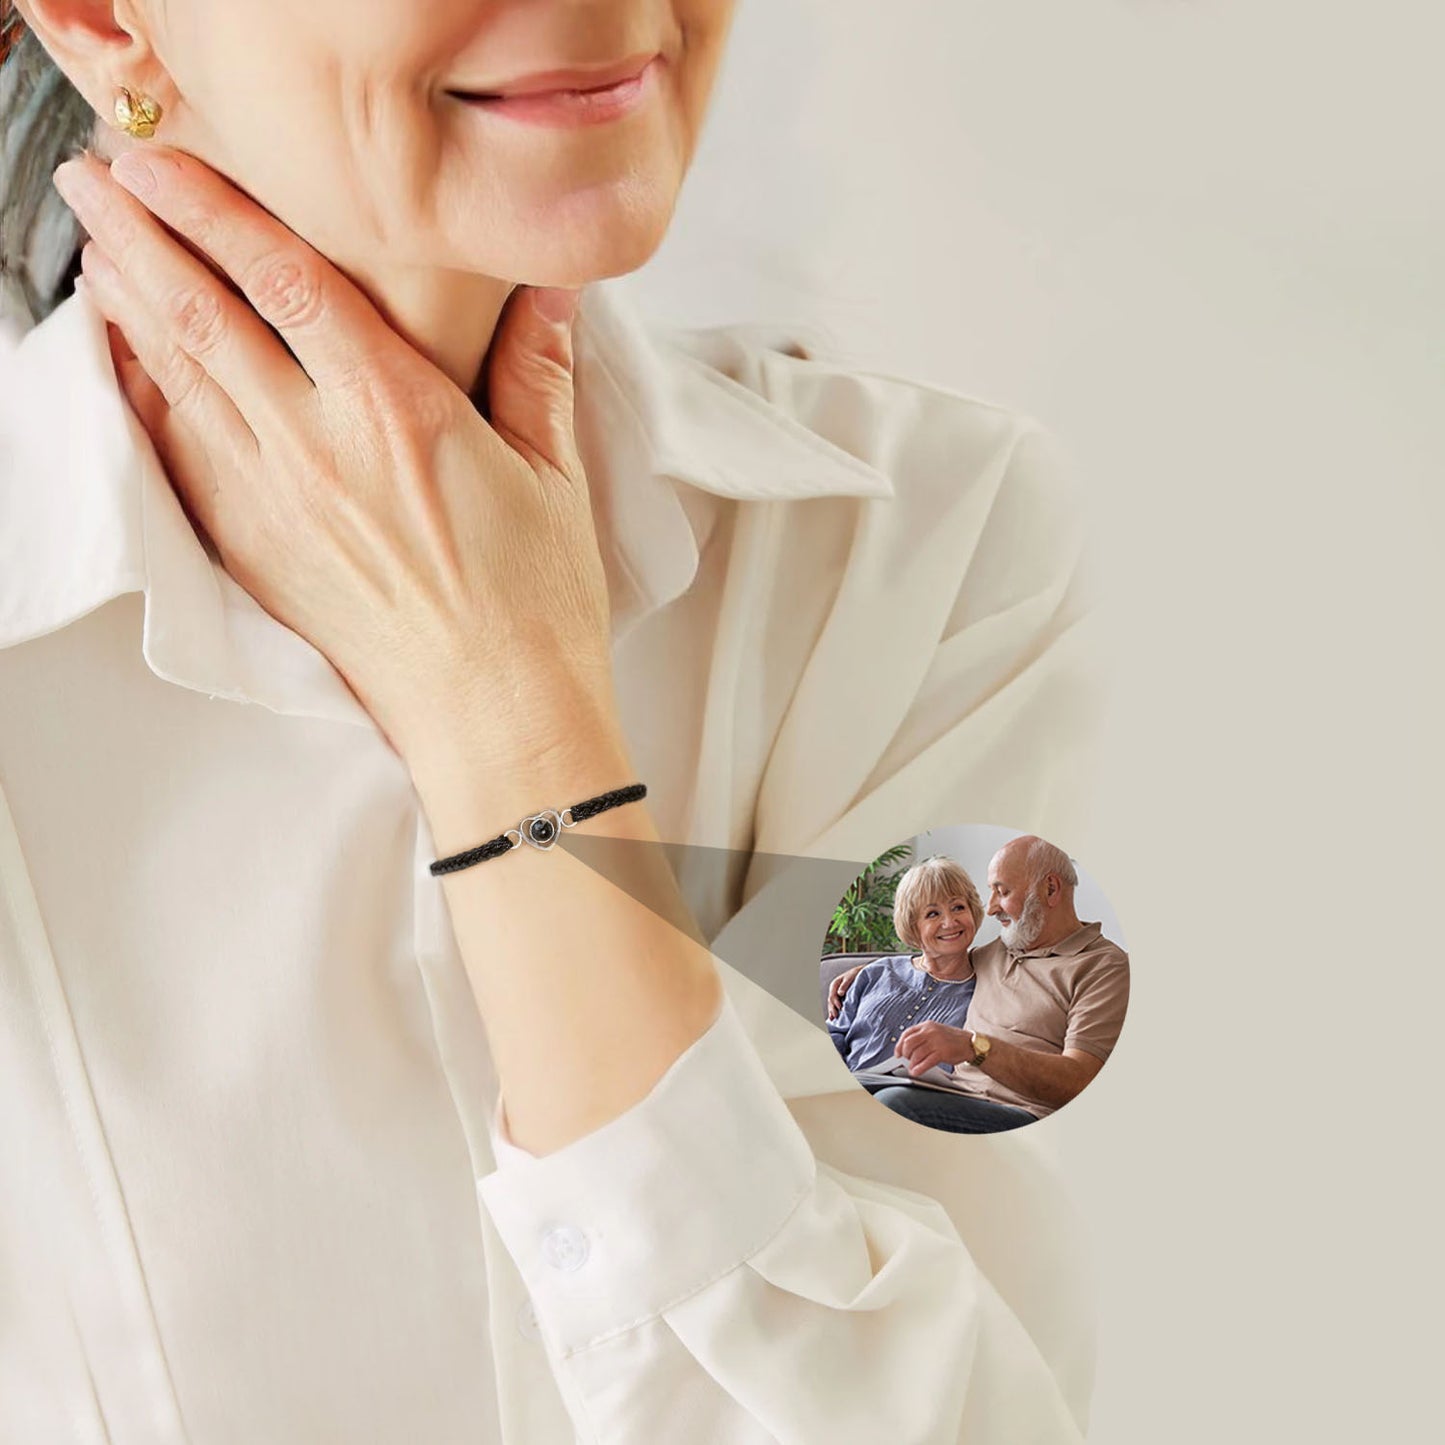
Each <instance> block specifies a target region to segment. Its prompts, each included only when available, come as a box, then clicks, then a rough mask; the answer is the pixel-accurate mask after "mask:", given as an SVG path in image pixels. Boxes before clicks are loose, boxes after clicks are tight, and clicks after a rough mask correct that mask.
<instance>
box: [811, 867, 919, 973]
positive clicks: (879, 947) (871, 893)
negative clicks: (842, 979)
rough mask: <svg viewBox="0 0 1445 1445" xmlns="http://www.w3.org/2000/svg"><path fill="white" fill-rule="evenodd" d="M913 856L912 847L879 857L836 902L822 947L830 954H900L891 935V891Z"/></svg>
mask: <svg viewBox="0 0 1445 1445" xmlns="http://www.w3.org/2000/svg"><path fill="white" fill-rule="evenodd" d="M912 856H913V845H912V844H911V843H900V844H898V846H897V847H896V848H890V849H889V850H888V851H887V852H886V853H880V854H879V855H878V857H876V858H875V859H874V860H873V861H872V862H871V863H870V864H869V865H868V866H867V867H866V868H865V869H864V870H863V871H862V872H861V873H860V874H859V875H858V876H857V877H856V878H855V879H854V880H853V881H852V883H850V884H849V885H848V891H847V892H846V893H844V895H843V896H842V898H840V899H839V900H838V906H837V907H836V908H835V909H834V910H833V918H832V921H831V922H830V923H829V925H828V936H827V938H826V939H825V940H824V943H823V954H824V956H826V955H828V954H830V953H903V952H905V950H904V947H903V945H902V944H901V943H900V942H899V941H898V935H897V934H896V933H894V931H893V890H894V889H895V888H896V887H897V886H898V879H899V876H900V875H901V874H902V873H903V872H904V870H905V868H906V866H907V864H908V861H909V859H910V858H912Z"/></svg>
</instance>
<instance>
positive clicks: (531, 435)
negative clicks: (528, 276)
mask: <svg viewBox="0 0 1445 1445" xmlns="http://www.w3.org/2000/svg"><path fill="white" fill-rule="evenodd" d="M576 310H577V292H575V291H566V290H561V289H559V288H556V287H550V286H549V287H533V286H520V287H518V288H517V289H516V290H514V291H513V292H512V294H511V296H510V298H509V299H508V301H507V305H506V308H505V309H504V310H503V312H502V316H501V319H500V321H499V322H498V324H497V334H496V336H495V338H494V339H493V341H492V348H491V351H490V352H489V353H488V356H487V409H488V415H489V419H490V421H491V423H492V426H493V427H494V428H495V429H496V431H497V434H498V435H499V436H500V437H501V438H502V440H503V441H505V442H506V443H507V444H508V445H509V446H511V447H512V448H513V450H515V451H518V452H520V453H521V454H522V455H523V456H524V457H526V458H527V460H528V461H530V462H531V463H532V465H533V466H534V467H535V466H537V464H538V463H539V462H545V463H546V464H547V465H548V466H550V467H551V468H552V469H553V470H554V471H558V472H561V473H562V474H563V475H564V476H568V477H572V478H574V479H577V478H580V477H581V475H582V465H581V463H580V462H579V461H578V459H577V443H576V439H575V434H574V432H573V424H572V394H573V383H572V317H573V315H574V314H575V313H576Z"/></svg>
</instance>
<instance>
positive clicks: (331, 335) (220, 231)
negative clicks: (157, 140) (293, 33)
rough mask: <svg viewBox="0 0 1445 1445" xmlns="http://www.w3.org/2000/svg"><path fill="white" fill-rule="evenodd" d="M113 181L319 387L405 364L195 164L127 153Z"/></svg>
mask: <svg viewBox="0 0 1445 1445" xmlns="http://www.w3.org/2000/svg"><path fill="white" fill-rule="evenodd" d="M111 175H112V177H113V179H114V180H115V181H116V182H117V183H118V184H119V185H120V186H123V187H124V188H125V189H126V190H128V191H129V192H130V193H131V195H132V196H134V197H135V198H136V199H137V200H138V201H140V202H141V203H142V204H143V205H144V206H145V207H146V209H148V210H149V211H150V212H151V213H152V214H153V215H155V216H157V217H159V218H160V219H161V220H162V221H164V222H165V223H166V225H168V226H169V227H171V229H172V230H174V231H175V232H176V233H177V234H178V235H181V236H184V237H185V238H186V240H187V241H189V242H190V243H191V244H192V245H194V246H196V247H197V248H198V249H199V250H201V251H203V252H204V253H205V254H206V255H207V256H208V257H209V258H210V259H211V260H212V261H213V262H214V263H215V264H216V266H217V267H219V268H220V270H221V271H222V272H224V273H225V275H227V276H228V277H230V279H231V280H232V281H233V282H234V283H235V285H236V287H237V289H238V290H239V291H240V292H241V293H242V295H244V296H245V298H246V300H247V301H249V302H250V304H251V306H252V307H253V308H254V310H255V311H256V313H257V315H259V316H260V318H261V319H262V320H263V321H264V322H266V324H267V325H268V326H271V327H274V328H275V330H276V331H277V332H278V333H279V334H280V336H281V337H282V338H283V339H284V341H285V342H286V345H287V346H288V347H289V348H290V349H291V351H292V353H293V354H294V355H295V357H296V359H297V360H298V361H299V362H300V363H301V365H302V366H303V367H304V368H305V370H306V374H307V375H308V376H309V377H310V378H311V380H312V381H313V382H314V383H315V384H316V385H317V386H318V387H323V388H325V387H329V386H331V385H334V384H338V383H344V382H345V381H347V380H348V379H350V378H352V377H354V376H356V375H357V374H358V373H359V372H361V371H363V370H366V369H367V368H371V367H375V366H376V364H377V362H378V360H379V359H393V360H395V359H399V358H402V357H407V356H410V355H411V354H412V353H411V351H410V348H408V347H407V346H406V344H405V343H404V342H403V341H402V340H401V338H400V337H399V336H398V335H397V334H396V332H395V331H393V330H392V328H391V327H389V326H388V325H387V324H386V322H385V321H384V320H383V319H382V317H381V315H380V313H379V312H378V311H377V310H376V308H375V307H374V306H373V305H372V304H371V302H370V301H369V300H367V298H366V297H365V296H364V295H363V294H362V292H361V291H360V290H359V289H358V288H357V287H356V286H354V285H353V284H352V283H351V282H350V281H349V280H348V279H347V278H346V277H345V276H343V275H342V274H341V272H340V271H338V270H337V269H336V268H335V267H334V266H333V265H332V264H331V263H330V262H329V261H328V260H327V259H326V258H325V257H324V256H322V255H321V254H320V253H319V252H317V251H316V250H314V249H313V248H312V247H311V246H309V245H307V244H306V242H305V241H303V240H302V239H301V238H300V237H299V236H298V235H296V233H295V232H294V231H291V230H288V229H287V227H285V226H284V225H282V223H281V222H280V221H278V220H277V219H276V218H275V217H274V216H273V215H271V214H270V212H269V211H266V210H265V209H264V208H263V207H261V206H259V205H258V204H257V203H256V202H255V201H253V200H252V199H251V198H250V197H249V196H247V195H245V194H244V193H243V192H242V191H240V190H239V189H238V188H237V187H235V186H233V185H232V184H231V183H230V182H229V181H228V180H226V179H225V178H224V177H222V176H220V175H218V174H217V173H216V172H215V171H213V170H212V169H211V168H210V167H209V166H207V165H205V164H204V163H203V162H201V161H199V160H197V159H196V158H195V157H194V156H191V155H187V154H186V153H185V152H183V151H177V150H169V149H166V148H165V147H154V148H147V150H146V151H145V153H144V154H141V153H140V152H138V151H133V150H132V151H127V152H125V154H124V155H122V156H120V157H118V158H117V159H116V161H115V162H114V163H113V165H112V166H111Z"/></svg>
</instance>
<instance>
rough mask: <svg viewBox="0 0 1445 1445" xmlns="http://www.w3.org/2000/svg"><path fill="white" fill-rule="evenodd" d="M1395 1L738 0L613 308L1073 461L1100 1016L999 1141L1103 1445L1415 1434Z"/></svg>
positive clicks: (1426, 413) (1410, 728) (1415, 997)
mask: <svg viewBox="0 0 1445 1445" xmlns="http://www.w3.org/2000/svg"><path fill="white" fill-rule="evenodd" d="M1437 14H1438V12H1437V10H1436V8H1435V7H1433V6H1430V5H1427V4H1424V3H1413V0H1412V3H1404V0H1372V3H1369V4H1363V3H1360V4H1354V5H1349V4H1344V3H1340V0H1313V3H1306V0H1110V3H1105V0H954V3H949V4H942V3H931V0H890V3H889V4H887V5H877V4H874V3H872V0H744V4H743V6H742V11H741V16H740V20H739V29H738V34H737V48H736V50H735V52H734V54H733V56H732V57H731V62H730V68H729V71H728V73H727V75H726V76H725V78H724V84H723V92H722V94H721V96H720V104H719V108H718V110H717V112H716V113H715V123H714V126H713V129H712V132H711V134H710V135H709V138H708V143H707V146H706V147H705V150H704V153H703V155H702V157H701V158H700V164H699V170H698V172H697V174H696V177H695V185H694V187H693V190H692V192H691V194H690V195H689V197H688V203H687V208H686V210H685V213H684V215H683V217H682V224H681V225H680V226H679V228H678V230H677V232H676V233H675V234H674V236H673V237H672V238H671V240H670V242H669V246H668V249H667V251H666V252H665V253H664V255H663V256H662V257H661V258H660V259H659V262H658V264H657V265H656V266H655V267H654V268H652V270H651V271H650V272H649V273H648V274H646V275H645V276H644V277H643V278H642V279H641V282H640V289H641V294H642V295H643V297H644V299H645V300H646V301H647V303H648V304H649V305H651V306H653V307H654V308H655V309H657V310H658V311H659V312H661V313H662V314H666V315H669V316H674V317H678V318H680V319H687V320H693V321H707V320H722V319H734V318H737V317H745V318H752V317H780V316H786V317H796V318H804V319H812V320H815V321H822V322H824V323H826V324H827V326H828V327H829V328H830V330H831V333H832V335H833V337H834V340H835V342H836V343H837V344H838V345H839V346H840V347H841V348H842V349H844V350H847V351H851V352H852V353H853V354H855V355H856V356H858V357H860V358H863V359H866V360H868V361H870V362H872V363H873V364H875V365H878V366H882V367H885V368H889V369H893V370H897V371H900V372H904V373H907V374H912V375H918V376H922V377H927V378H929V379H932V380H934V381H937V382H940V383H943V384H946V385H950V386H954V387H957V388H959V389H962V390H966V391H970V392H974V393H978V394H982V395H985V396H988V397H990V398H993V399H995V400H1000V401H1004V402H1008V403H1011V404H1013V405H1015V406H1018V407H1020V408H1022V409H1024V410H1027V411H1030V412H1032V413H1034V414H1035V415H1037V416H1039V417H1040V418H1041V419H1043V420H1045V421H1046V422H1047V423H1048V424H1049V426H1050V427H1051V428H1052V429H1053V430H1054V431H1055V432H1056V434H1057V435H1058V436H1059V437H1060V438H1061V439H1062V440H1063V442H1064V443H1065V445H1066V447H1067V448H1068V450H1069V451H1070V452H1071V453H1072V455H1073V456H1074V457H1075V458H1076V460H1077V463H1078V467H1079V471H1080V473H1081V476H1082V478H1083V481H1084V484H1085V486H1086V488H1087V493H1088V498H1089V503H1090V507H1091V513H1092V519H1093V527H1094V533H1095V537H1096V547H1097V556H1098V559H1099V570H1100V574H1101V580H1102V581H1103V583H1104V584H1105V586H1106V589H1107V595H1108V598H1109V614H1110V618H1111V631H1112V634H1113V637H1114V639H1115V643H1116V651H1117V655H1118V656H1117V676H1116V682H1115V687H1114V694H1113V695H1114V699H1115V708H1114V718H1113V728H1112V734H1111V738H1110V742H1109V746H1108V749H1107V757H1106V766H1105V770H1104V774H1103V778H1102V805H1101V807H1100V810H1099V812H1098V816H1097V818H1096V819H1095V822H1094V824H1093V826H1092V827H1091V828H1089V829H1088V830H1087V836H1080V837H1077V838H1067V839H1059V840H1058V841H1060V842H1061V843H1064V844H1065V846H1067V847H1069V848H1070V849H1071V851H1073V852H1074V853H1075V854H1076V855H1077V856H1080V857H1082V858H1084V859H1086V860H1087V862H1088V865H1089V867H1090V869H1091V871H1093V872H1094V873H1095V874H1096V876H1097V877H1098V878H1099V879H1100V880H1102V881H1103V883H1104V884H1105V886H1106V888H1107V890H1108V893H1109V896H1110V899H1111V901H1112V902H1113V904H1114V905H1115V907H1116V908H1117V909H1118V912H1119V915H1120V917H1121V918H1122V919H1123V920H1125V921H1126V923H1127V927H1128V933H1129V943H1130V949H1131V954H1132V957H1133V961H1134V996H1133V1001H1132V1006H1131V1010H1130V1017H1129V1026H1128V1028H1127V1030H1126V1032H1125V1036H1124V1039H1123V1041H1122V1043H1121V1045H1120V1048H1119V1050H1118V1052H1117V1054H1116V1055H1115V1057H1114V1059H1113V1060H1112V1061H1111V1063H1110V1065H1109V1067H1108V1068H1107V1069H1106V1070H1105V1071H1104V1072H1103V1074H1102V1075H1101V1076H1100V1078H1099V1080H1097V1081H1096V1083H1095V1085H1094V1086H1093V1087H1092V1088H1091V1089H1090V1091H1089V1094H1088V1096H1087V1098H1086V1100H1084V1101H1081V1105H1080V1107H1079V1108H1077V1109H1070V1110H1069V1111H1067V1114H1066V1116H1064V1117H1061V1118H1060V1119H1058V1120H1057V1121H1054V1122H1052V1123H1050V1124H1046V1125H1042V1126H1040V1127H1041V1128H1042V1127H1047V1128H1054V1129H1056V1130H1057V1132H1058V1142H1059V1145H1060V1148H1061V1150H1062V1152H1063V1153H1064V1155H1065V1157H1066V1158H1067V1159H1068V1160H1069V1165H1070V1171H1071V1177H1072V1179H1073V1181H1074V1183H1075V1187H1076V1189H1077V1192H1078V1197H1079V1200H1080V1203H1081V1205H1082V1207H1083V1209H1084V1211H1085V1213H1086V1214H1087V1216H1088V1217H1089V1219H1090V1220H1091V1221H1092V1225H1093V1229H1094V1232H1095V1236H1096V1240H1097V1252H1098V1262H1099V1268H1100V1275H1101V1279H1102V1283H1103V1290H1104V1298H1103V1303H1104V1318H1103V1338H1102V1352H1101V1365H1100V1376H1099V1385H1098V1392H1097V1407H1096V1415H1095V1428H1094V1432H1093V1436H1092V1438H1093V1439H1094V1440H1095V1441H1097V1442H1099V1445H1160V1442H1169V1445H1194V1442H1201V1445H1202V1442H1206V1441H1207V1442H1211V1445H1213V1442H1217V1441H1220V1440H1246V1441H1251V1442H1253V1441H1261V1442H1262V1441H1277V1440H1309V1441H1312V1442H1331V1445H1332V1442H1341V1445H1343V1442H1347V1441H1348V1442H1352V1445H1353V1442H1357V1441H1359V1440H1361V1439H1367V1440H1372V1441H1380V1440H1410V1441H1414V1440H1423V1439H1426V1438H1428V1437H1429V1435H1430V1434H1431V1432H1432V1431H1433V1430H1435V1429H1438V1425H1437V1424H1436V1423H1434V1422H1435V1420H1436V1416H1437V1412H1436V1411H1435V1409H1434V1407H1433V1405H1432V1399H1433V1394H1434V1392H1435V1386H1434V1378H1435V1374H1436V1370H1435V1367H1434V1349H1433V1347H1432V1346H1433V1344H1434V1343H1435V1342H1436V1341H1438V1338H1439V1313H1438V1308H1437V1304H1436V1296H1437V1294H1438V1290H1439V1284H1440V1271H1439V1264H1440V1247H1439V1243H1438V1233H1437V1231H1438V1220H1439V1218H1440V1217H1442V1213H1445V1211H1442V1200H1441V1197H1440V1181H1439V1174H1440V1163H1439V1156H1440V1145H1439V1138H1440V1128H1441V1126H1440V1117H1439V1110H1440V1103H1441V1093H1442V1090H1441V1086H1440V1069H1441V1065H1440V1064H1439V1062H1438V1061H1439V1059H1440V1057H1441V1054H1442V1047H1441V1029H1442V1020H1445V1009H1442V1004H1445V998H1442V988H1441V973H1442V969H1445V959H1442V951H1445V949H1442V939H1445V933H1442V929H1441V925H1440V922H1439V919H1438V911H1439V905H1438V902H1437V900H1438V898H1439V897H1440V896H1441V891H1442V890H1441V884H1440V865H1441V861H1442V860H1441V856H1440V854H1441V850H1440V847H1439V844H1438V841H1437V838H1438V832H1439V824H1438V821H1437V818H1438V814H1439V812H1440V805H1441V764H1440V753H1441V744H1440V738H1441V736H1442V726H1441V724H1442V717H1441V707H1440V685H1439V656H1440V616H1441V606H1440V604H1441V600H1442V599H1441V593H1440V589H1439V585H1438V576H1439V572H1440V563H1439V557H1438V553H1439V550H1440V545H1441V522H1442V504H1441V486H1440V482H1441V476H1442V462H1445V435H1442V432H1445V407H1442V404H1441V388H1442V381H1445V266H1442V264H1441V259H1442V240H1445V165H1442V161H1441V155H1442V142H1445V114H1442V105H1441V102H1440V101H1439V100H1438V98H1437V97H1438V93H1439V90H1440V85H1439V77H1438V70H1439V59H1440V55H1441V54H1442V46H1445V24H1442V22H1441V21H1440V20H1439V19H1438V18H1437ZM700 277H701V278H704V279H705V281H706V285H705V286H702V285H699V284H698V280H699V278H700ZM959 821H964V820H959ZM991 821H998V822H1006V823H1007V822H1015V821H1019V820H1010V819H999V820H991ZM1084 1105H1087V1107H1084Z"/></svg>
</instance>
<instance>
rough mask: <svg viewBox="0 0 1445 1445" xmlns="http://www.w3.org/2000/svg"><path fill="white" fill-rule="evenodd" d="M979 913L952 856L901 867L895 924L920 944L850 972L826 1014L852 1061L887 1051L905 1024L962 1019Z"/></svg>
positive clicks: (863, 1064) (855, 1065) (881, 1056)
mask: <svg viewBox="0 0 1445 1445" xmlns="http://www.w3.org/2000/svg"><path fill="white" fill-rule="evenodd" d="M983 920H984V911H983V899H982V898H981V897H980V896H979V892H978V888H977V887H976V886H975V884H974V881H973V879H972V878H970V877H969V876H968V873H967V872H966V871H965V870H964V868H963V867H962V866H961V865H960V864H959V863H957V862H955V861H954V860H953V859H952V858H941V857H939V858H927V859H925V860H924V861H923V862H922V863H916V864H914V866H913V867H912V868H910V869H908V871H907V872H906V873H904V874H903V876H902V877H901V878H900V879H899V880H898V887H897V889H896V890H895V892H894V895H893V931H894V932H895V933H896V934H897V935H898V938H899V941H900V942H902V943H905V944H907V945H908V946H909V947H910V948H916V949H918V952H917V953H916V954H911V953H904V954H897V955H892V956H890V957H888V958H880V959H876V960H874V961H873V962H872V963H868V964H864V965H863V966H862V967H861V968H860V969H858V970H857V971H856V973H855V974H854V975H853V976H852V978H851V979H850V987H849V988H848V990H847V992H846V993H845V994H844V996H843V1002H842V1005H841V1007H840V1009H839V1011H838V1013H837V1015H836V1016H835V1017H833V1018H830V1019H829V1020H828V1032H829V1034H830V1035H831V1036H832V1039H833V1042H834V1044H836V1045H837V1048H838V1052H839V1053H840V1054H841V1055H842V1056H843V1062H844V1063H845V1064H847V1065H848V1067H849V1068H850V1069H853V1070H855V1071H857V1070H859V1069H868V1068H872V1067H873V1066H874V1065H876V1064H880V1063H882V1062H884V1060H886V1059H891V1058H892V1057H893V1056H894V1055H895V1054H896V1053H897V1048H898V1040H899V1039H900V1038H901V1037H902V1035H903V1032H904V1030H906V1029H908V1028H910V1027H911V1026H912V1025H913V1024H916V1023H917V1024H921V1023H923V1022H924V1021H925V1020H926V1019H936V1020H938V1021H939V1022H941V1023H945V1024H949V1025H952V1026H954V1027H957V1028H962V1027H963V1023H964V1020H965V1019H966V1018H967V1016H968V1005H969V1000H970V999H972V998H973V986H974V977H973V961H972V958H971V956H970V952H969V951H970V949H971V948H972V946H973V940H974V935H975V934H976V933H977V932H978V930H979V928H980V927H981V926H982V924H983ZM914 1072H917V1073H921V1072H922V1069H916V1070H914Z"/></svg>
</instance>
